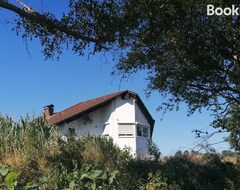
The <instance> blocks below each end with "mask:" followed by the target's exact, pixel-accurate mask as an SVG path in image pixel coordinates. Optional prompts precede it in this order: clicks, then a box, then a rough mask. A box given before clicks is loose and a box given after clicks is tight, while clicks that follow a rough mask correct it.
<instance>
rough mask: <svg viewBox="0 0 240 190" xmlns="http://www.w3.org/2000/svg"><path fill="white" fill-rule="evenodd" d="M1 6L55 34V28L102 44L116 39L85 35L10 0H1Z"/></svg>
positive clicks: (77, 37)
mask: <svg viewBox="0 0 240 190" xmlns="http://www.w3.org/2000/svg"><path fill="white" fill-rule="evenodd" d="M0 8H4V9H7V10H9V11H12V12H14V13H17V14H18V15H19V16H21V17H23V18H25V19H28V20H32V21H35V22H37V23H38V24H40V25H42V26H44V27H46V28H47V29H49V32H50V33H52V34H54V32H53V31H54V30H58V31H60V32H62V33H64V34H66V35H68V36H72V37H73V38H74V39H76V40H83V41H87V42H93V43H100V44H101V43H105V42H113V41H114V40H109V39H105V38H91V37H88V36H84V35H82V34H81V33H79V32H78V31H75V30H71V29H70V28H69V27H67V26H64V25H63V24H62V23H61V22H60V21H58V20H57V19H56V20H54V21H53V20H51V19H48V18H46V16H44V15H41V14H39V13H37V12H33V11H27V10H24V9H20V8H19V7H17V6H15V5H13V4H10V3H8V2H5V1H2V0H0Z"/></svg>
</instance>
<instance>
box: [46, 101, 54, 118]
mask: <svg viewBox="0 0 240 190" xmlns="http://www.w3.org/2000/svg"><path fill="white" fill-rule="evenodd" d="M43 108H44V117H45V118H48V117H50V116H51V115H53V112H54V105H53V104H50V105H47V106H44V107H43Z"/></svg>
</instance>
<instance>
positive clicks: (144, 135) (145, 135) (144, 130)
mask: <svg viewBox="0 0 240 190" xmlns="http://www.w3.org/2000/svg"><path fill="white" fill-rule="evenodd" d="M143 137H148V128H147V127H143Z"/></svg>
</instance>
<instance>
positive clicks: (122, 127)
mask: <svg viewBox="0 0 240 190" xmlns="http://www.w3.org/2000/svg"><path fill="white" fill-rule="evenodd" d="M133 133H134V127H133V125H132V124H119V125H118V136H119V137H133Z"/></svg>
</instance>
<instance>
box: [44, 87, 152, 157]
mask: <svg viewBox="0 0 240 190" xmlns="http://www.w3.org/2000/svg"><path fill="white" fill-rule="evenodd" d="M53 109H54V106H53V105H49V106H46V107H44V115H45V118H46V119H47V121H48V123H49V124H50V125H55V126H57V127H58V128H59V130H60V132H61V134H62V135H67V134H68V133H71V134H73V135H76V136H79V137H81V136H85V135H101V136H107V137H112V139H113V142H114V143H116V144H117V145H118V146H119V147H120V148H126V147H128V148H129V149H130V151H131V154H132V155H133V156H134V157H136V156H141V157H145V156H147V155H148V141H149V140H150V139H151V137H152V133H153V128H154V120H153V118H152V116H151V115H150V113H149V112H148V110H147V108H146V107H145V105H144V104H143V102H142V100H141V99H140V97H139V96H138V94H136V93H134V92H131V91H128V90H125V91H120V92H116V93H113V94H109V95H105V96H102V97H99V98H95V99H92V100H87V101H84V102H80V103H78V104H76V105H74V106H72V107H69V108H67V109H65V110H63V111H60V112H56V113H54V110H53Z"/></svg>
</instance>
